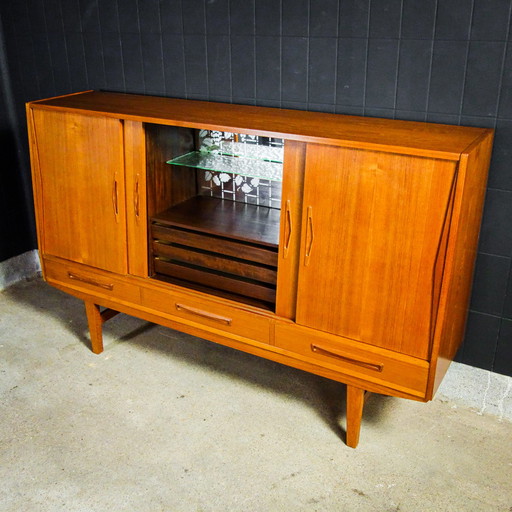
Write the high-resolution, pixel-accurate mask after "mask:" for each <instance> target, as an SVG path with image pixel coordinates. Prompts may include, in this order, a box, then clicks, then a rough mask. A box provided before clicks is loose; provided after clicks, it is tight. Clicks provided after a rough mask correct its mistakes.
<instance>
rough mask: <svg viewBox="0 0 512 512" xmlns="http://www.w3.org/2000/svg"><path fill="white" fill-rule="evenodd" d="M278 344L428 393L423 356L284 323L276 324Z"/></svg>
mask: <svg viewBox="0 0 512 512" xmlns="http://www.w3.org/2000/svg"><path fill="white" fill-rule="evenodd" d="M275 345H276V346H277V347H279V348H282V349H285V350H287V351H290V352H293V353H294V354H295V355H297V356H298V357H299V359H301V360H304V361H307V362H309V363H313V364H317V365H320V366H323V367H325V368H328V369H330V370H335V371H340V372H342V373H345V374H347V375H350V376H351V377H355V378H360V379H364V380H365V381H368V382H373V383H375V384H378V385H381V386H385V387H388V388H393V389H397V390H400V391H403V392H405V393H408V394H412V395H414V396H417V397H419V398H423V397H424V396H425V392H426V387H427V378H428V369H429V364H428V362H427V361H424V360H422V359H417V358H413V357H410V356H404V355H402V354H399V353H395V352H392V351H389V350H385V349H380V348H378V347H372V346H371V345H368V344H365V343H360V342H357V341H353V340H348V339H346V338H341V337H339V336H333V335H330V334H327V333H322V332H319V331H315V330H313V329H307V328H304V327H300V326H297V325H290V324H280V323H277V324H276V327H275ZM361 386H362V387H364V383H362V384H361Z"/></svg>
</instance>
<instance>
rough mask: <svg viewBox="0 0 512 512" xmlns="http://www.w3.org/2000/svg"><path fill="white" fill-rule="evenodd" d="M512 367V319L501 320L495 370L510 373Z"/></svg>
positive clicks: (504, 373) (505, 373)
mask: <svg viewBox="0 0 512 512" xmlns="http://www.w3.org/2000/svg"><path fill="white" fill-rule="evenodd" d="M511 368H512V320H506V319H503V320H502V321H501V327H500V335H499V337H498V343H497V347H496V357H495V359H494V365H493V371H494V372H497V373H502V374H503V375H510V373H511V372H510V369H511Z"/></svg>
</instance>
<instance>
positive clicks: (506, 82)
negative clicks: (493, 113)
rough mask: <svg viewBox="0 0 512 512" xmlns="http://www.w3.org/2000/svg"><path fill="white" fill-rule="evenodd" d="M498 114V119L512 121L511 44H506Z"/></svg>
mask: <svg viewBox="0 0 512 512" xmlns="http://www.w3.org/2000/svg"><path fill="white" fill-rule="evenodd" d="M498 114H499V116H500V117H505V118H508V119H512V43H508V44H507V51H506V57H505V63H504V65H503V77H502V83H501V91H500V106H499V110H498Z"/></svg>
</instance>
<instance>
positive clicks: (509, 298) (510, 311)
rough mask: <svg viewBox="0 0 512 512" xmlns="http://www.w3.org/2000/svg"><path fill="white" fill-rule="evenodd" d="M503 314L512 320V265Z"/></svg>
mask: <svg viewBox="0 0 512 512" xmlns="http://www.w3.org/2000/svg"><path fill="white" fill-rule="evenodd" d="M503 316H504V317H505V318H508V319H509V320H512V267H511V268H510V271H509V276H508V286H507V294H506V296H505V306H504V307H503ZM511 368H512V367H511Z"/></svg>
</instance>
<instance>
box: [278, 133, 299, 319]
mask: <svg viewBox="0 0 512 512" xmlns="http://www.w3.org/2000/svg"><path fill="white" fill-rule="evenodd" d="M305 160H306V144H304V143H301V142H294V141H286V142H285V146H284V164H283V189H282V201H281V204H282V207H281V226H280V237H279V239H280V243H279V265H278V272H277V296H276V314H277V315H279V316H282V317H284V318H289V319H290V320H295V308H296V304H297V281H298V268H299V253H300V240H301V212H302V197H303V190H304V166H305Z"/></svg>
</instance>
